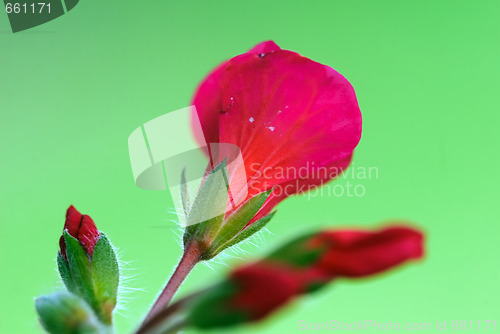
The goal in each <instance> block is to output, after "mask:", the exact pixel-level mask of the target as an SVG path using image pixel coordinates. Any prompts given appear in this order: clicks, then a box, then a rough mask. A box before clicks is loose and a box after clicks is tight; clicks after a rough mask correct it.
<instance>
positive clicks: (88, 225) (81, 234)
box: [59, 205, 100, 258]
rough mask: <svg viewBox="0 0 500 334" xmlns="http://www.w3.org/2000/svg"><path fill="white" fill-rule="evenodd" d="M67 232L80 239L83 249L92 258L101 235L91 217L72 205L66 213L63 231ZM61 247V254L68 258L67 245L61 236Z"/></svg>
mask: <svg viewBox="0 0 500 334" xmlns="http://www.w3.org/2000/svg"><path fill="white" fill-rule="evenodd" d="M65 230H67V231H68V233H69V234H70V235H71V236H72V237H74V238H75V239H78V241H80V244H81V245H82V246H83V248H85V251H86V252H87V254H88V255H89V256H92V254H93V253H94V247H95V244H96V243H97V240H98V239H99V236H100V233H99V231H98V230H97V227H96V226H95V223H94V221H93V220H92V218H90V216H88V215H82V214H81V213H80V212H78V210H76V209H75V207H74V206H73V205H71V206H70V207H69V208H68V210H67V211H66V221H65V222H64V229H63V231H65ZM59 247H60V248H61V254H62V255H63V256H64V257H65V258H66V243H65V242H64V236H61V238H60V239H59Z"/></svg>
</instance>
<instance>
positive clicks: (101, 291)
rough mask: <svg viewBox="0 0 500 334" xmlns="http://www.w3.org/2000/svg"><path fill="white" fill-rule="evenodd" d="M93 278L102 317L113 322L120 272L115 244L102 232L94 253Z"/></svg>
mask: <svg viewBox="0 0 500 334" xmlns="http://www.w3.org/2000/svg"><path fill="white" fill-rule="evenodd" d="M92 279H93V283H94V294H95V298H96V303H97V305H99V308H100V312H99V316H100V318H101V319H102V320H103V321H104V322H105V323H107V324H111V322H112V312H113V309H114V308H115V306H116V300H117V296H118V284H119V281H120V272H119V268H118V260H117V259H116V255H115V252H114V250H113V246H112V245H111V244H110V242H109V240H108V238H107V237H106V236H105V235H104V234H101V236H100V238H99V240H98V241H97V243H96V245H95V248H94V253H93V254H92Z"/></svg>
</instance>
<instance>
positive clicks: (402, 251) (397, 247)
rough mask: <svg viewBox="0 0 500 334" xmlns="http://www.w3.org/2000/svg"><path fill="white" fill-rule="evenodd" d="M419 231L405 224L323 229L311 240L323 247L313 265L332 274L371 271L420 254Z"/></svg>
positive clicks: (311, 243)
mask: <svg viewBox="0 0 500 334" xmlns="http://www.w3.org/2000/svg"><path fill="white" fill-rule="evenodd" d="M423 238H424V236H423V234H422V232H420V231H418V230H415V229H412V228H410V227H406V226H390V227H387V228H385V229H382V230H378V231H362V230H337V231H324V232H321V233H320V234H319V235H317V236H316V237H315V238H314V239H312V240H311V241H310V245H311V246H313V247H324V249H325V251H324V253H323V254H322V255H321V257H320V258H319V259H318V261H317V262H316V264H315V265H314V267H315V268H317V269H320V270H322V271H323V272H325V273H327V274H329V275H330V276H332V277H335V276H344V277H361V276H367V275H373V274H376V273H379V272H382V271H385V270H387V269H390V268H392V267H394V266H397V265H399V264H402V263H403V262H406V261H408V260H411V259H419V258H421V257H422V255H423Z"/></svg>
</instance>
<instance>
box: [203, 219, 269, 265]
mask: <svg viewBox="0 0 500 334" xmlns="http://www.w3.org/2000/svg"><path fill="white" fill-rule="evenodd" d="M275 214H276V211H273V212H271V213H270V214H268V215H267V216H264V217H262V218H261V219H259V220H257V221H256V222H254V223H252V224H251V225H249V226H247V227H246V228H245V229H244V230H242V231H241V232H240V233H238V234H237V235H236V236H235V237H234V238H233V239H231V240H229V242H227V243H225V244H223V245H222V246H220V247H219V248H218V249H216V250H214V251H213V253H211V254H210V255H211V257H209V258H208V259H211V258H213V257H214V256H215V255H217V254H219V253H220V252H222V251H223V250H225V249H227V248H229V247H232V246H234V245H236V244H238V243H240V242H242V241H243V240H245V239H248V238H250V237H251V236H252V235H254V234H255V233H257V232H259V231H260V230H261V229H263V228H264V227H265V226H266V225H267V223H269V221H270V220H271V218H273V216H274V215H275Z"/></svg>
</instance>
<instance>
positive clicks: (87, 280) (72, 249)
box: [64, 231, 97, 309]
mask: <svg viewBox="0 0 500 334" xmlns="http://www.w3.org/2000/svg"><path fill="white" fill-rule="evenodd" d="M64 242H65V243H66V256H67V257H68V264H69V269H70V271H71V276H72V277H73V280H74V282H75V285H76V286H77V287H78V291H79V293H78V294H79V295H80V296H82V297H83V298H84V299H85V300H86V301H87V303H89V305H90V306H92V307H93V308H94V309H96V306H97V305H96V299H95V295H94V284H93V282H92V269H91V263H90V259H89V257H88V255H87V252H86V251H85V249H84V248H83V246H82V245H81V244H80V242H79V241H78V240H77V239H75V238H73V237H72V236H71V235H70V234H69V233H68V231H64Z"/></svg>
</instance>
